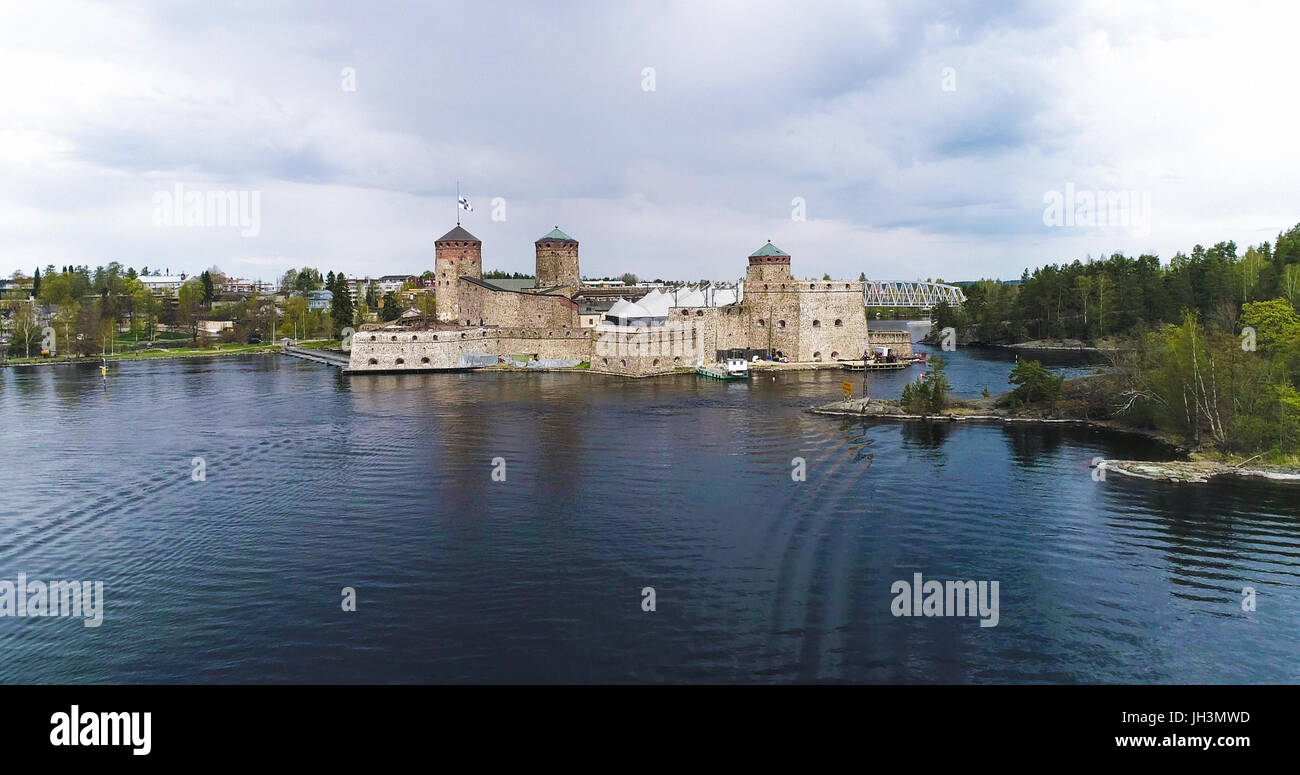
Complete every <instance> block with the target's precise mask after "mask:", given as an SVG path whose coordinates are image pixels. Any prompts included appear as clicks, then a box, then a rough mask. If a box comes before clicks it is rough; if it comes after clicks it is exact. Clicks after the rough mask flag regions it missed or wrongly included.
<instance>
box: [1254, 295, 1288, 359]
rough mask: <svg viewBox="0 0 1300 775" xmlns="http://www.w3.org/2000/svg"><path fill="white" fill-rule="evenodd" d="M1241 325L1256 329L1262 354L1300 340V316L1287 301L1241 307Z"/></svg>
mask: <svg viewBox="0 0 1300 775" xmlns="http://www.w3.org/2000/svg"><path fill="white" fill-rule="evenodd" d="M1241 324H1242V325H1243V326H1250V327H1251V328H1253V329H1255V342H1256V346H1257V347H1258V348H1259V350H1260V351H1261V352H1264V353H1273V352H1276V351H1277V349H1278V348H1279V347H1281V346H1282V345H1283V344H1285V343H1286V342H1294V341H1297V340H1300V315H1297V314H1296V311H1295V308H1294V307H1292V306H1291V303H1290V302H1288V301H1287V300H1286V299H1273V300H1271V301H1252V302H1248V303H1246V304H1243V305H1241Z"/></svg>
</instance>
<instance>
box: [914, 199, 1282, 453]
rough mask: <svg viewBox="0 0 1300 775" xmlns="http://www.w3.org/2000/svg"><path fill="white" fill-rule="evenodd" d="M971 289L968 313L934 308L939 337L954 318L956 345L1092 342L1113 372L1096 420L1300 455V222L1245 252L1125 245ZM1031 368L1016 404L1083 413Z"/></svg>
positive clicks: (1212, 449) (1189, 441)
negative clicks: (1164, 250) (1149, 251)
mask: <svg viewBox="0 0 1300 775" xmlns="http://www.w3.org/2000/svg"><path fill="white" fill-rule="evenodd" d="M965 292H966V296H967V299H968V301H967V303H966V304H965V305H964V306H963V307H962V308H960V309H954V308H951V307H948V306H946V305H940V306H939V307H936V308H935V310H934V313H933V322H934V329H933V331H932V334H931V336H932V337H933V338H934V339H933V341H936V342H937V341H938V338H939V337H940V336H941V333H940V332H941V331H942V330H943V329H944V328H946V327H952V328H953V329H955V330H956V332H957V342H958V344H959V346H963V345H973V344H983V345H998V346H1012V347H1019V348H1021V349H1022V350H1029V351H1032V349H1034V348H1042V349H1058V348H1059V349H1074V348H1089V349H1095V351H1096V352H1098V353H1099V354H1100V355H1101V356H1103V357H1104V358H1105V359H1106V360H1107V361H1108V362H1109V365H1110V367H1111V368H1110V369H1109V370H1108V373H1107V374H1106V375H1105V376H1104V377H1099V378H1094V379H1092V380H1089V381H1088V388H1087V391H1086V392H1087V394H1088V396H1089V399H1088V401H1087V402H1086V411H1087V418H1086V419H1089V420H1092V421H1105V422H1108V423H1114V424H1116V425H1118V426H1122V427H1127V428H1131V429H1135V430H1142V431H1148V432H1152V433H1154V434H1157V435H1159V436H1161V437H1163V438H1166V439H1168V440H1170V441H1172V442H1175V443H1178V444H1180V445H1184V446H1186V447H1187V448H1188V449H1190V450H1191V451H1192V453H1193V455H1195V456H1199V457H1202V458H1206V459H1217V458H1220V457H1223V458H1228V459H1236V458H1257V459H1260V460H1265V461H1268V462H1271V463H1275V464H1284V465H1297V464H1300V390H1298V389H1297V388H1298V387H1300V314H1297V307H1298V305H1300V224H1298V225H1297V226H1295V227H1293V228H1292V229H1290V230H1289V231H1286V232H1283V233H1281V234H1279V235H1278V237H1277V240H1276V241H1275V242H1274V243H1271V244H1270V243H1269V242H1264V243H1261V244H1260V245H1256V246H1252V247H1249V248H1247V249H1246V250H1245V252H1243V253H1240V254H1239V253H1238V248H1237V245H1236V244H1235V243H1233V242H1220V243H1218V244H1216V245H1214V246H1213V247H1211V248H1205V247H1203V246H1201V245H1197V246H1196V247H1194V248H1193V249H1192V250H1191V252H1190V253H1189V254H1185V253H1182V252H1179V253H1178V254H1176V255H1175V256H1174V257H1173V259H1172V260H1171V261H1170V262H1169V263H1168V264H1167V265H1163V264H1162V263H1161V261H1160V259H1159V257H1157V256H1154V255H1142V256H1138V257H1137V258H1132V257H1129V256H1125V255H1123V254H1120V253H1115V254H1113V255H1111V256H1110V257H1108V258H1104V259H1100V260H1095V261H1089V262H1086V263H1085V262H1081V261H1075V262H1073V263H1071V264H1064V265H1058V264H1051V265H1048V266H1043V267H1040V268H1039V269H1036V270H1034V271H1033V272H1032V273H1031V272H1030V271H1028V270H1026V271H1025V272H1024V273H1023V274H1022V275H1021V278H1020V281H1019V282H1018V283H1003V282H999V281H995V280H982V281H980V282H976V283H973V284H971V285H970V286H968V287H967V288H966V289H965ZM1026 345H1028V347H1026ZM1022 357H1024V356H1022ZM1025 368H1027V367H1025ZM1031 372H1032V370H1031ZM1025 376H1026V377H1027V378H1028V379H1029V382H1030V384H1031V385H1036V387H1030V388H1024V387H1023V385H1022V388H1023V389H1018V390H1017V391H1016V393H1013V394H1009V396H1007V397H1004V399H1003V403H1004V404H1005V405H1006V408H1008V409H1009V410H1010V411H1013V412H1029V413H1034V412H1037V413H1039V414H1045V416H1057V417H1060V418H1067V417H1071V416H1074V415H1076V414H1078V412H1079V411H1080V409H1081V408H1082V407H1081V406H1079V405H1077V404H1072V403H1071V402H1070V401H1069V400H1065V399H1064V398H1063V397H1062V396H1061V395H1060V394H1054V393H1053V390H1052V388H1051V384H1050V381H1048V382H1046V383H1044V381H1043V379H1042V378H1041V375H1036V373H1029V372H1027V373H1026V375H1025ZM1012 381H1013V382H1016V380H1015V379H1014V376H1013V379H1012ZM1017 384H1020V383H1017ZM1058 389H1059V388H1058ZM1078 398H1079V396H1078V395H1075V396H1074V399H1076V400H1077V399H1078ZM1017 405H1018V406H1017Z"/></svg>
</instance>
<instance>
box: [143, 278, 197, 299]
mask: <svg viewBox="0 0 1300 775" xmlns="http://www.w3.org/2000/svg"><path fill="white" fill-rule="evenodd" d="M185 279H186V275H184V274H179V275H171V274H152V275H141V276H140V282H141V283H143V284H144V287H145V288H148V289H149V292H150V293H152V294H153V295H155V296H169V295H171V294H173V293H176V292H177V291H179V290H180V289H181V286H182V285H184V284H185Z"/></svg>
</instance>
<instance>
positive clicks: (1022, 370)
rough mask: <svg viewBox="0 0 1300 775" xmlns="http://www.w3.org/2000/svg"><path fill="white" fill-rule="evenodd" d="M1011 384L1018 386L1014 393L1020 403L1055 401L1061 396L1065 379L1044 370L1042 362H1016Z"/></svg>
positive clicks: (1012, 371)
mask: <svg viewBox="0 0 1300 775" xmlns="http://www.w3.org/2000/svg"><path fill="white" fill-rule="evenodd" d="M1010 382H1011V384H1013V385H1015V386H1016V389H1015V390H1014V391H1013V392H1014V393H1015V396H1016V398H1017V399H1019V400H1020V401H1024V402H1026V403H1032V402H1034V401H1055V400H1056V399H1057V398H1059V397H1060V395H1061V385H1062V384H1064V383H1065V377H1064V376H1061V375H1057V374H1053V373H1052V372H1051V371H1050V370H1048V369H1045V368H1043V364H1042V363H1041V362H1040V361H1016V365H1015V366H1013V367H1012V368H1011V378H1010Z"/></svg>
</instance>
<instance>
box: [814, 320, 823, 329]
mask: <svg viewBox="0 0 1300 775" xmlns="http://www.w3.org/2000/svg"><path fill="white" fill-rule="evenodd" d="M821 327H822V322H821V321H820V320H814V321H813V328H821Z"/></svg>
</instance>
